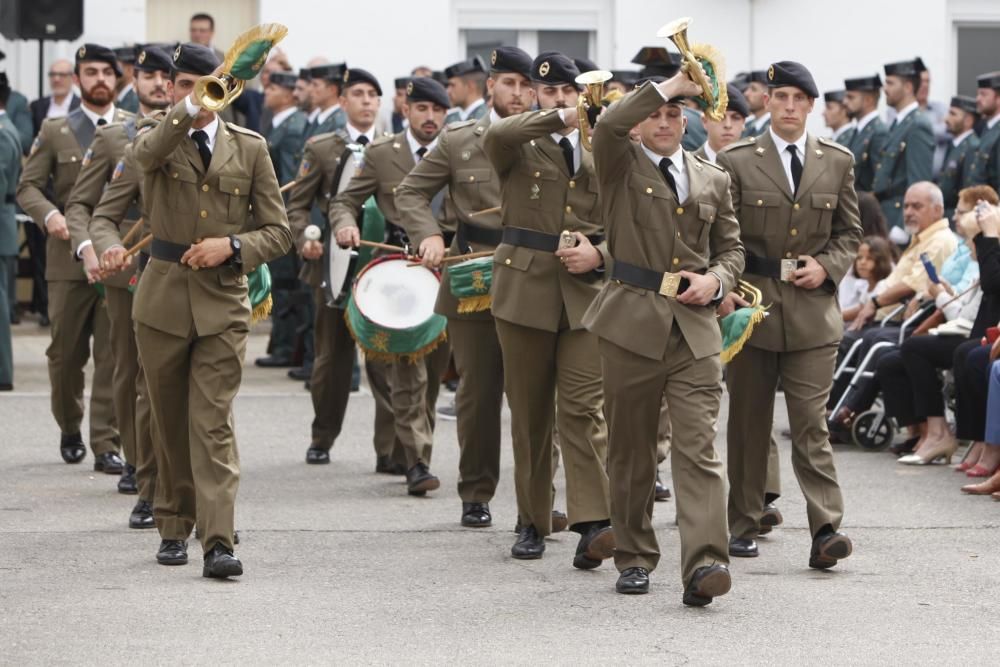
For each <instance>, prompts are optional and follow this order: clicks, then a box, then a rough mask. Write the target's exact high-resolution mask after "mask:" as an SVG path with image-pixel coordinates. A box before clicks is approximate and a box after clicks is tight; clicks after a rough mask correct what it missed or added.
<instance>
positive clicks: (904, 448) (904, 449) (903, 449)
mask: <svg viewBox="0 0 1000 667" xmlns="http://www.w3.org/2000/svg"><path fill="white" fill-rule="evenodd" d="M918 442H920V438H907V439H906V440H904V441H903V442H896V443H893V444H891V445H889V451H890V452H892V453H893V454H895V455H896V456H903V455H904V454H912V453H913V450H914V449H916V447H917V443H918Z"/></svg>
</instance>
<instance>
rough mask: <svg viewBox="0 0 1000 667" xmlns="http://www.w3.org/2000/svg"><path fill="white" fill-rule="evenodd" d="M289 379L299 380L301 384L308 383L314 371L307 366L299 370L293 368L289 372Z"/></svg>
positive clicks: (300, 367)
mask: <svg viewBox="0 0 1000 667" xmlns="http://www.w3.org/2000/svg"><path fill="white" fill-rule="evenodd" d="M288 377H290V378H291V379H293V380H298V381H299V382H306V381H307V380H309V378H310V377H312V369H311V368H306V367H305V366H299V367H298V368H293V369H291V370H290V371H288Z"/></svg>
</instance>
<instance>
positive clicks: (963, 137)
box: [951, 130, 972, 148]
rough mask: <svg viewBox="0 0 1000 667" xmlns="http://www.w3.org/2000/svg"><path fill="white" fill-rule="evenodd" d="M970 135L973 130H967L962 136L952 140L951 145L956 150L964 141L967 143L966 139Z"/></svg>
mask: <svg viewBox="0 0 1000 667" xmlns="http://www.w3.org/2000/svg"><path fill="white" fill-rule="evenodd" d="M970 134H972V130H966V131H965V132H963V133H962V134H960V135H958V136H957V137H955V138H954V139H952V140H951V145H952V146H954V147H955V148H958V146H959V144H961V143H962V142H963V141H965V138H966V137H967V136H969V135H970Z"/></svg>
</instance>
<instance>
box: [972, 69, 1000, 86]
mask: <svg viewBox="0 0 1000 667" xmlns="http://www.w3.org/2000/svg"><path fill="white" fill-rule="evenodd" d="M976 87H977V88H992V89H993V90H1000V72H988V73H986V74H980V75H979V76H977V77H976Z"/></svg>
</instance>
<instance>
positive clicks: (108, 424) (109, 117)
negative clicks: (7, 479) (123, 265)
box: [17, 44, 131, 475]
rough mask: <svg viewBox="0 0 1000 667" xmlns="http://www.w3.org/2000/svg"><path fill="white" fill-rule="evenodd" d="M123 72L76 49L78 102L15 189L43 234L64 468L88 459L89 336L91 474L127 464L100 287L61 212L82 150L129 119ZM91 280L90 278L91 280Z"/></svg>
mask: <svg viewBox="0 0 1000 667" xmlns="http://www.w3.org/2000/svg"><path fill="white" fill-rule="evenodd" d="M120 75H121V69H120V68H119V65H118V61H117V60H116V59H115V55H114V53H113V52H112V51H111V50H110V49H108V48H106V47H103V46H99V45H97V44H84V45H83V46H81V47H80V48H79V49H78V50H77V52H76V69H75V73H74V75H73V78H74V82H75V83H76V84H77V85H78V86H80V89H81V92H82V93H83V102H82V103H81V105H80V106H79V108H77V109H76V110H74V111H72V112H70V114H69V116H67V117H65V118H58V119H51V120H46V121H45V123H43V124H42V128H41V130H39V132H38V136H37V137H36V138H35V142H34V144H33V145H32V147H31V154H30V155H29V157H28V161H27V163H26V164H25V166H24V173H23V174H22V176H21V182H20V184H19V185H18V188H17V203H18V204H19V205H20V206H21V208H22V209H24V211H25V212H26V213H27V214H28V215H30V216H31V217H32V219H34V221H35V224H37V225H38V226H39V228H41V229H42V230H43V231H45V233H46V234H47V235H48V239H47V241H46V256H47V257H48V265H47V267H46V269H45V279H46V280H47V281H48V285H49V315H50V317H51V319H52V344H51V345H50V346H49V349H48V350H47V351H46V355H47V356H48V359H49V380H50V382H51V384H52V415H53V416H54V417H55V419H56V423H57V424H58V425H59V429H60V431H61V432H62V436H61V441H60V445H59V447H60V452H61V454H62V457H63V460H64V461H66V462H67V463H79V462H80V461H82V460H83V458H84V456H85V455H86V448H85V447H84V444H83V439H82V437H81V436H80V424H81V422H82V421H83V385H84V375H83V369H84V366H86V364H87V359H88V358H89V357H90V349H89V348H90V339H91V337H93V339H94V377H93V380H92V385H91V386H92V389H91V396H90V447H91V449H92V450H93V452H94V457H95V461H94V470H97V471H103V472H105V473H107V474H113V475H120V474H121V472H122V470H123V468H124V464H123V462H122V460H121V457H120V456H119V455H118V450H119V447H120V445H119V440H118V431H117V429H116V427H115V415H114V406H113V401H112V378H113V376H114V358H113V356H112V351H111V344H110V342H109V335H110V333H109V329H110V327H109V323H108V315H107V310H106V309H105V307H104V302H103V299H101V295H100V294H99V293H98V291H97V289H95V288H94V287H93V286H91V285H88V284H87V283H88V276H87V275H86V274H85V273H84V268H83V265H82V264H81V263H80V262H79V261H78V259H77V258H76V257H75V256H74V252H73V251H74V249H75V247H72V246H71V245H70V230H69V228H68V227H67V225H66V218H65V217H64V211H65V206H66V202H67V201H68V200H69V197H70V192H71V190H72V189H73V185H74V183H76V177H77V174H78V173H79V171H80V166H81V164H82V163H83V157H84V153H86V151H87V149H88V148H89V147H90V144H91V142H92V141H93V139H94V133H95V131H96V129H97V128H98V127H100V126H103V125H107V124H108V123H121V122H124V121H125V120H127V119H128V118H131V114H129V113H127V112H125V111H121V110H120V109H115V107H114V104H113V100H114V89H115V80H116V78H117V77H118V76H120ZM90 279H91V280H92V279H93V276H91V278H90Z"/></svg>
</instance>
